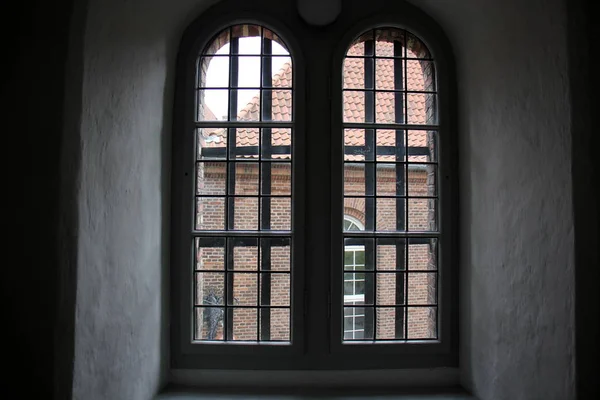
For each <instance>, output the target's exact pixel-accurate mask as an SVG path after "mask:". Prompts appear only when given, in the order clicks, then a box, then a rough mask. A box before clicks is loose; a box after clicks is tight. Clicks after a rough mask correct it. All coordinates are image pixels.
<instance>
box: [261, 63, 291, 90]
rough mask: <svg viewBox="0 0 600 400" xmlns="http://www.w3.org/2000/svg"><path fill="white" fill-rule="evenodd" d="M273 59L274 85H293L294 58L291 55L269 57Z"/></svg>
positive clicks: (281, 86)
mask: <svg viewBox="0 0 600 400" xmlns="http://www.w3.org/2000/svg"><path fill="white" fill-rule="evenodd" d="M269 58H270V59H271V74H272V76H273V79H272V82H271V84H272V86H273V87H276V88H291V87H292V59H291V58H290V57H268V58H265V60H266V61H268V60H269Z"/></svg>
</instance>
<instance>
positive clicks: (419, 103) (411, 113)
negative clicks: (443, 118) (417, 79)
mask: <svg viewBox="0 0 600 400" xmlns="http://www.w3.org/2000/svg"><path fill="white" fill-rule="evenodd" d="M435 100H436V96H435V94H429V93H408V94H407V95H406V101H407V102H408V103H407V112H408V123H409V124H413V125H419V124H428V125H435V124H437V108H436V101H435Z"/></svg>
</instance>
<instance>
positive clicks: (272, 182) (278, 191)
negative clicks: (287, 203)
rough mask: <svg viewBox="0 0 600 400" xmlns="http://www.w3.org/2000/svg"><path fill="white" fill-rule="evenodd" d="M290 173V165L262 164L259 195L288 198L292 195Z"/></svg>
mask: <svg viewBox="0 0 600 400" xmlns="http://www.w3.org/2000/svg"><path fill="white" fill-rule="evenodd" d="M291 171H292V164H291V163H262V190H261V194H263V195H272V196H273V195H274V196H290V195H291V194H292V179H291V178H292V177H291Z"/></svg>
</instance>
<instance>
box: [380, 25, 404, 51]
mask: <svg viewBox="0 0 600 400" xmlns="http://www.w3.org/2000/svg"><path fill="white" fill-rule="evenodd" d="M404 35H405V34H404V30H402V29H396V28H384V29H377V30H376V31H375V40H376V50H375V56H377V57H403V56H404V47H403V46H402V43H404Z"/></svg>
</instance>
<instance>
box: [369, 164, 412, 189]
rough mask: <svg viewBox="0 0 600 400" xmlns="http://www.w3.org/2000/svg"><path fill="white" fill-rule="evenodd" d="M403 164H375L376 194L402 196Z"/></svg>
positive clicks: (403, 184) (404, 178) (403, 183)
mask: <svg viewBox="0 0 600 400" xmlns="http://www.w3.org/2000/svg"><path fill="white" fill-rule="evenodd" d="M405 180H406V175H405V171H404V164H377V184H376V185H375V186H376V187H377V196H404V186H405Z"/></svg>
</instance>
